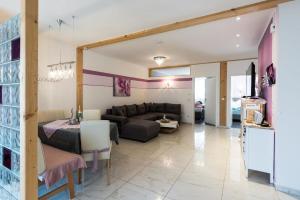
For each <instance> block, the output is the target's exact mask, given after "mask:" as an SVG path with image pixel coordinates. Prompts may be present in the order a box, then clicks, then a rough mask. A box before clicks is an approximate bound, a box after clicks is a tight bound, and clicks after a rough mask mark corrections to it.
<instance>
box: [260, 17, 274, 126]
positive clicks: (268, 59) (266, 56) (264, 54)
mask: <svg viewBox="0 0 300 200" xmlns="http://www.w3.org/2000/svg"><path fill="white" fill-rule="evenodd" d="M271 23H272V22H270V24H269V26H268V27H267V29H266V31H265V34H264V36H263V38H262V40H261V42H260V44H259V47H258V69H259V70H258V77H259V83H261V81H262V76H263V75H264V74H265V73H266V68H267V67H268V66H269V65H271V64H272V34H271V33H270V25H271ZM274 67H275V66H274ZM262 97H263V98H264V99H266V100H267V105H266V119H267V121H268V122H269V123H271V124H272V87H267V88H263V89H262Z"/></svg>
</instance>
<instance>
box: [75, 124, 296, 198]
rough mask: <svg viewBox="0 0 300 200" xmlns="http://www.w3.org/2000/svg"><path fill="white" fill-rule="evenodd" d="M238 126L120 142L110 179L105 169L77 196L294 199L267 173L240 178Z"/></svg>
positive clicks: (183, 130)
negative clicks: (275, 185) (271, 182)
mask: <svg viewBox="0 0 300 200" xmlns="http://www.w3.org/2000/svg"><path fill="white" fill-rule="evenodd" d="M238 131H239V130H238V129H218V128H215V127H211V126H200V125H196V126H192V125H187V124H184V125H182V126H181V127H180V129H179V130H178V131H177V132H175V133H172V134H160V136H159V137H157V138H155V139H153V140H151V141H149V142H147V143H140V142H135V141H130V140H122V139H121V141H120V145H118V146H117V145H114V146H113V151H112V183H111V185H110V186H107V185H106V176H105V173H106V172H105V170H103V169H101V171H100V172H99V173H98V174H97V176H95V177H94V178H93V180H92V181H89V184H88V186H86V187H85V189H84V190H83V192H81V193H79V194H78V195H77V197H76V199H77V200H92V199H93V200H95V199H99V200H102V199H107V200H200V199H203V200H215V199H216V200H293V199H296V198H294V197H291V196H288V195H286V194H283V193H280V192H276V191H275V190H274V188H273V187H272V186H271V185H269V184H268V180H269V179H268V177H267V176H266V175H264V174H260V173H250V174H249V176H250V177H249V180H248V179H246V178H245V175H244V174H245V172H244V168H243V163H242V158H241V151H240V144H239V139H238V137H237V135H238Z"/></svg>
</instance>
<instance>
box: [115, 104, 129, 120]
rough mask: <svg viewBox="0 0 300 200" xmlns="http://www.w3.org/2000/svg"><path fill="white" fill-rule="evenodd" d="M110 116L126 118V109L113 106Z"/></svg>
mask: <svg viewBox="0 0 300 200" xmlns="http://www.w3.org/2000/svg"><path fill="white" fill-rule="evenodd" d="M112 114H113V115H117V116H125V117H126V116H127V112H126V107H125V106H113V107H112Z"/></svg>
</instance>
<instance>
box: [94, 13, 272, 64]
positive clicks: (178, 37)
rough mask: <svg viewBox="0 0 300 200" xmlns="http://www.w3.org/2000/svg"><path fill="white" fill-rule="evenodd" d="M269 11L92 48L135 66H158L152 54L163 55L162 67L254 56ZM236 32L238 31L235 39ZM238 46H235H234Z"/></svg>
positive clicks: (267, 19) (267, 20)
mask: <svg viewBox="0 0 300 200" xmlns="http://www.w3.org/2000/svg"><path fill="white" fill-rule="evenodd" d="M272 12H273V11H272V10H266V11H261V12H256V13H251V14H248V15H244V16H241V20H240V21H239V22H237V21H236V20H235V18H230V19H225V20H220V21H216V22H211V23H207V24H202V25H199V26H194V27H190V28H186V29H181V30H176V31H172V32H167V33H163V34H159V35H154V36H150V37H145V38H140V39H136V40H131V41H127V42H122V43H117V44H114V45H110V46H104V47H100V48H97V49H93V51H96V52H98V53H100V54H103V55H106V56H110V57H116V58H119V59H123V60H126V61H128V62H132V63H135V64H138V65H142V66H147V67H157V66H156V64H155V63H154V61H153V57H154V56H160V55H162V56H166V57H167V58H168V59H167V60H166V62H165V63H164V64H163V65H164V66H170V65H180V64H191V63H198V62H212V61H221V60H233V59H242V58H255V57H257V54H258V43H259V41H260V39H261V36H262V34H263V33H264V31H265V28H266V27H267V24H268V23H269V21H270V18H271V15H272ZM236 34H240V37H239V38H237V37H236ZM237 44H239V45H240V47H239V48H237V47H236V45H237Z"/></svg>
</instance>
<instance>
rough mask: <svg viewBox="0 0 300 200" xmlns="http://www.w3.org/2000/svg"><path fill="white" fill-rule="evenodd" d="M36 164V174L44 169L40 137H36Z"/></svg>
mask: <svg viewBox="0 0 300 200" xmlns="http://www.w3.org/2000/svg"><path fill="white" fill-rule="evenodd" d="M37 164H38V175H40V174H41V173H43V172H44V171H45V170H46V164H45V155H44V149H43V145H42V142H41V140H40V138H38V140H37Z"/></svg>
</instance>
